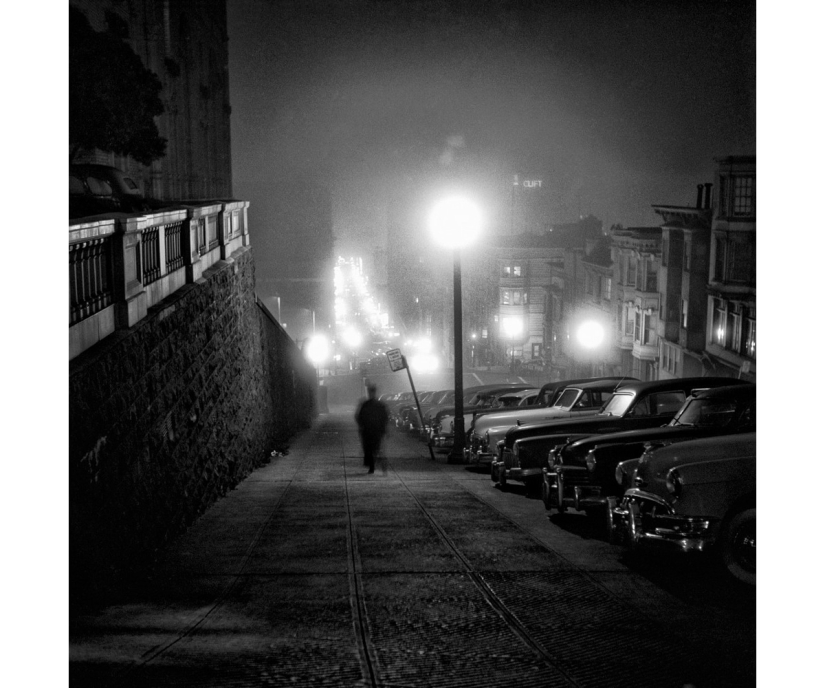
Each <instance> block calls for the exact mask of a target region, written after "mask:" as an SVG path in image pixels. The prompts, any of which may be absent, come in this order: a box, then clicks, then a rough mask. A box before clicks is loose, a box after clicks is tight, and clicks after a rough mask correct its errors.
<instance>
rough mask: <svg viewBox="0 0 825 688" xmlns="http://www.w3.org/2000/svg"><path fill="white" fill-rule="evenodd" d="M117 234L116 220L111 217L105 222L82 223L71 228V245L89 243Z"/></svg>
mask: <svg viewBox="0 0 825 688" xmlns="http://www.w3.org/2000/svg"><path fill="white" fill-rule="evenodd" d="M114 233H115V218H113V217H109V218H106V219H105V220H94V221H92V222H82V223H80V224H77V225H70V226H69V243H70V244H73V243H76V242H78V241H87V240H89V239H95V238H97V237H102V236H110V235H112V234H114Z"/></svg>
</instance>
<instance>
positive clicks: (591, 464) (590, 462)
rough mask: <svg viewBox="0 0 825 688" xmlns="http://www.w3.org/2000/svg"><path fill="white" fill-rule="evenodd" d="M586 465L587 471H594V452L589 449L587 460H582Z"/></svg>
mask: <svg viewBox="0 0 825 688" xmlns="http://www.w3.org/2000/svg"><path fill="white" fill-rule="evenodd" d="M584 461H585V463H586V464H587V470H588V471H590V472H591V473H592V472H593V471H595V470H596V450H595V449H591V450H590V451H589V452H587V458H586V459H585V460H584Z"/></svg>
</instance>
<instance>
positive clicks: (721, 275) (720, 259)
mask: <svg viewBox="0 0 825 688" xmlns="http://www.w3.org/2000/svg"><path fill="white" fill-rule="evenodd" d="M714 243H715V244H716V259H715V262H714V264H713V277H714V279H716V280H718V281H720V282H721V281H722V280H724V279H725V240H724V239H723V238H722V237H716V240H715V242H714Z"/></svg>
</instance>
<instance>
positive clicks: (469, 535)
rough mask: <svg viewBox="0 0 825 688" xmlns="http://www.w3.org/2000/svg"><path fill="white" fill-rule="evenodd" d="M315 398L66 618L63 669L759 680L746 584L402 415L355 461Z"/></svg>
mask: <svg viewBox="0 0 825 688" xmlns="http://www.w3.org/2000/svg"><path fill="white" fill-rule="evenodd" d="M331 410H332V413H330V414H323V415H321V416H320V417H319V418H318V419H317V420H316V421H315V423H314V424H313V427H312V428H311V430H308V431H304V432H302V433H300V434H299V435H298V436H297V437H296V438H294V439H293V441H292V443H291V446H290V448H289V451H288V453H287V454H286V455H283V456H274V457H273V458H272V460H271V462H270V463H269V464H267V465H264V466H263V467H261V468H259V469H257V470H256V471H254V472H253V473H252V474H251V475H250V476H249V477H248V478H247V479H246V480H244V481H243V482H242V483H241V484H240V485H239V486H238V487H237V489H235V490H234V491H232V492H230V493H229V495H228V496H226V497H225V498H223V499H221V500H219V501H218V502H217V503H215V504H214V505H213V506H212V507H211V508H210V509H209V510H208V511H207V512H206V513H205V514H204V515H203V516H202V517H201V518H200V519H199V520H198V521H196V522H195V524H194V525H193V526H192V527H191V528H190V529H189V531H188V532H186V533H185V534H184V535H183V536H182V537H181V538H179V539H178V540H176V541H175V542H174V543H172V545H171V546H169V547H167V548H166V549H165V550H164V551H163V552H162V554H161V558H160V563H159V565H158V567H157V570H156V571H155V573H154V575H153V576H152V578H151V580H149V581H146V583H145V585H144V586H143V587H141V588H140V589H138V590H136V591H134V592H133V593H132V594H130V595H128V596H123V597H120V598H117V599H112V600H110V601H109V603H108V604H106V605H103V606H101V607H98V608H89V609H86V610H85V611H84V613H82V614H77V615H76V616H75V617H74V618H73V620H72V623H71V627H70V679H71V685H73V686H78V687H79V686H94V687H95V688H97V687H102V686H171V685H197V686H222V687H223V686H242V685H243V686H253V685H254V686H265V685H271V686H458V685H466V686H617V685H627V686H651V687H653V686H655V687H657V688H661V687H663V686H679V687H681V686H687V685H692V686H696V687H697V688H704V687H706V686H737V685H753V684H754V683H755V675H756V666H755V632H756V609H755V594H754V591H753V590H752V589H750V590H747V591H744V590H741V589H739V588H738V587H733V586H732V584H728V583H725V582H723V581H721V580H719V579H717V577H716V574H715V573H714V572H713V571H712V570H710V569H709V568H707V567H705V566H701V565H698V564H692V563H690V562H683V561H680V562H674V563H670V562H661V561H656V562H648V561H646V560H644V559H638V560H634V559H631V558H628V557H627V556H626V555H625V554H624V553H623V551H622V549H621V548H620V547H618V546H614V545H611V544H609V543H608V542H607V541H606V540H605V539H604V537H602V536H597V535H594V534H593V533H592V531H591V527H590V525H589V524H588V522H587V519H586V518H585V517H582V518H581V519H579V518H577V517H576V516H568V517H567V518H566V520H565V521H564V522H563V523H562V522H557V521H555V520H549V519H548V518H547V516H546V513H545V510H544V507H543V505H542V503H541V501H540V500H538V499H535V498H528V497H527V496H525V494H524V491H523V489H520V488H518V487H509V488H508V489H507V491H504V492H502V491H501V490H500V489H498V488H496V487H494V486H493V485H492V483H491V481H490V478H489V475H488V474H486V473H484V472H480V471H478V470H476V469H473V468H471V467H469V466H465V465H450V464H447V462H446V458H445V457H444V456H443V455H441V456H438V457H437V459H436V461H435V462H433V461H432V460H430V458H429V455H428V452H427V448H426V445H425V444H423V443H420V442H418V441H417V440H415V439H413V438H410V437H408V436H405V435H404V434H403V433H402V432H401V431H399V430H394V429H393V430H391V431H390V435H389V441H388V442H387V445H386V453H387V456H388V457H389V462H388V463H389V465H388V472H387V474H386V475H383V474H382V472H381V471H380V470H376V473H375V474H374V475H367V474H366V468H365V467H364V466H363V465H362V458H361V453H360V446H359V442H358V436H357V431H356V426H355V423H354V421H353V417H352V413H353V409H352V408H348V407H343V406H336V407H333V408H332V409H331Z"/></svg>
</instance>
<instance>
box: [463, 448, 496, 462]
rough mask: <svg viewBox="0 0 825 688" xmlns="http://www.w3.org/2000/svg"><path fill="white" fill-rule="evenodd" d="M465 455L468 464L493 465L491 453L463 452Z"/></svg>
mask: <svg viewBox="0 0 825 688" xmlns="http://www.w3.org/2000/svg"><path fill="white" fill-rule="evenodd" d="M465 454H466V456H467V462H468V463H478V464H482V465H489V464H492V463H493V458H494V457H493V454H492V452H486V451H477V452H474V451H470V450H468V451H467V452H465Z"/></svg>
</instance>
